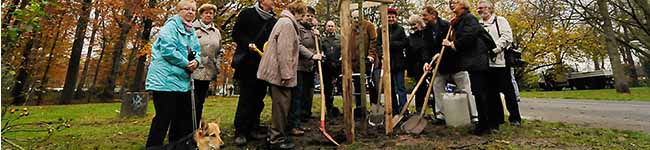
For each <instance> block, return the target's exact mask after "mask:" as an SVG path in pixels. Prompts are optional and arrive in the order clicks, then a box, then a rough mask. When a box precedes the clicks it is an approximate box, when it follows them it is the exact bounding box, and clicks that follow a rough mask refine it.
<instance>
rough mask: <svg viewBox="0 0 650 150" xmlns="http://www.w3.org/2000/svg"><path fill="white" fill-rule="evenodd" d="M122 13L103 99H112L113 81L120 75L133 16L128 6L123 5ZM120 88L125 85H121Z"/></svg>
mask: <svg viewBox="0 0 650 150" xmlns="http://www.w3.org/2000/svg"><path fill="white" fill-rule="evenodd" d="M124 14H125V16H124V19H123V20H121V21H120V22H119V26H120V37H119V40H118V41H117V43H116V44H115V47H114V49H113V61H112V62H113V65H112V67H111V72H110V73H109V74H108V79H107V80H106V88H104V92H103V93H102V98H103V99H104V100H111V99H113V95H114V94H115V84H116V83H115V82H116V81H117V78H118V76H120V75H119V72H120V63H121V61H122V51H123V50H124V46H125V45H126V38H127V36H128V34H129V31H130V30H131V19H132V18H133V14H132V13H131V10H130V9H129V6H125V8H124ZM122 88H125V87H124V86H123V87H122Z"/></svg>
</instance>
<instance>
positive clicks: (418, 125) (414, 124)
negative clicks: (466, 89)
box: [402, 27, 451, 134]
mask: <svg viewBox="0 0 650 150" xmlns="http://www.w3.org/2000/svg"><path fill="white" fill-rule="evenodd" d="M450 34H451V27H449V30H448V31H447V36H446V37H445V39H449V35H450ZM444 53H445V46H443V47H442V49H441V50H440V58H439V59H437V60H436V67H435V68H434V69H433V75H432V76H431V82H430V83H429V88H428V89H427V93H426V96H425V99H424V104H423V105H422V110H421V112H420V114H419V115H416V116H413V117H411V118H409V120H407V121H406V122H404V125H402V130H404V131H406V132H407V133H412V134H420V133H421V132H422V130H424V128H425V127H426V126H427V123H428V122H427V120H426V119H424V112H426V110H427V105H429V104H428V103H429V95H431V89H432V88H433V82H434V81H435V79H436V74H437V72H438V67H439V66H440V61H441V60H442V56H444V55H443V54H444Z"/></svg>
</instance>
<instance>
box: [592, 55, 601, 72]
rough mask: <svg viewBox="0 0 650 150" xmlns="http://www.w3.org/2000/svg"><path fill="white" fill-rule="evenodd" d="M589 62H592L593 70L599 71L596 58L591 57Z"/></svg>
mask: <svg viewBox="0 0 650 150" xmlns="http://www.w3.org/2000/svg"><path fill="white" fill-rule="evenodd" d="M591 61H593V62H594V70H600V63H599V62H598V58H595V57H592V58H591Z"/></svg>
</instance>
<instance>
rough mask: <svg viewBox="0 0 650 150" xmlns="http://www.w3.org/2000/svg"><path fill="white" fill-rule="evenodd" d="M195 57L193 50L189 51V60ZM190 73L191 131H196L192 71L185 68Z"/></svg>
mask: <svg viewBox="0 0 650 150" xmlns="http://www.w3.org/2000/svg"><path fill="white" fill-rule="evenodd" d="M194 59H196V54H195V52H193V51H192V52H191V54H190V56H189V57H188V60H189V61H192V60H194ZM186 71H187V73H188V74H189V75H190V102H191V103H192V131H196V129H197V128H198V126H197V125H196V97H194V79H192V71H189V70H186Z"/></svg>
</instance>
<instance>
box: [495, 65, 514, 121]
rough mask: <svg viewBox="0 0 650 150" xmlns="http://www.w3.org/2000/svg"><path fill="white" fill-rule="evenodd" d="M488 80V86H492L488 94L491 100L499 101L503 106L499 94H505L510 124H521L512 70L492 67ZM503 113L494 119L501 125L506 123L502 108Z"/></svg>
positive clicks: (496, 113)
mask: <svg viewBox="0 0 650 150" xmlns="http://www.w3.org/2000/svg"><path fill="white" fill-rule="evenodd" d="M488 78H489V79H490V80H489V82H488V84H489V85H491V87H490V88H489V89H490V91H489V93H488V98H489V99H495V100H494V101H497V100H498V101H499V104H501V103H500V102H501V96H500V94H499V93H503V95H504V96H505V102H506V108H507V109H508V112H509V113H510V116H509V117H508V121H510V122H519V121H521V115H520V114H519V104H518V103H517V96H516V95H515V89H514V87H513V85H512V76H511V75H510V68H508V67H490V71H489V72H488ZM501 110H502V111H501V112H495V113H494V117H495V118H497V121H498V122H499V123H504V122H505V121H504V120H503V119H504V115H503V106H502V107H501Z"/></svg>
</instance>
